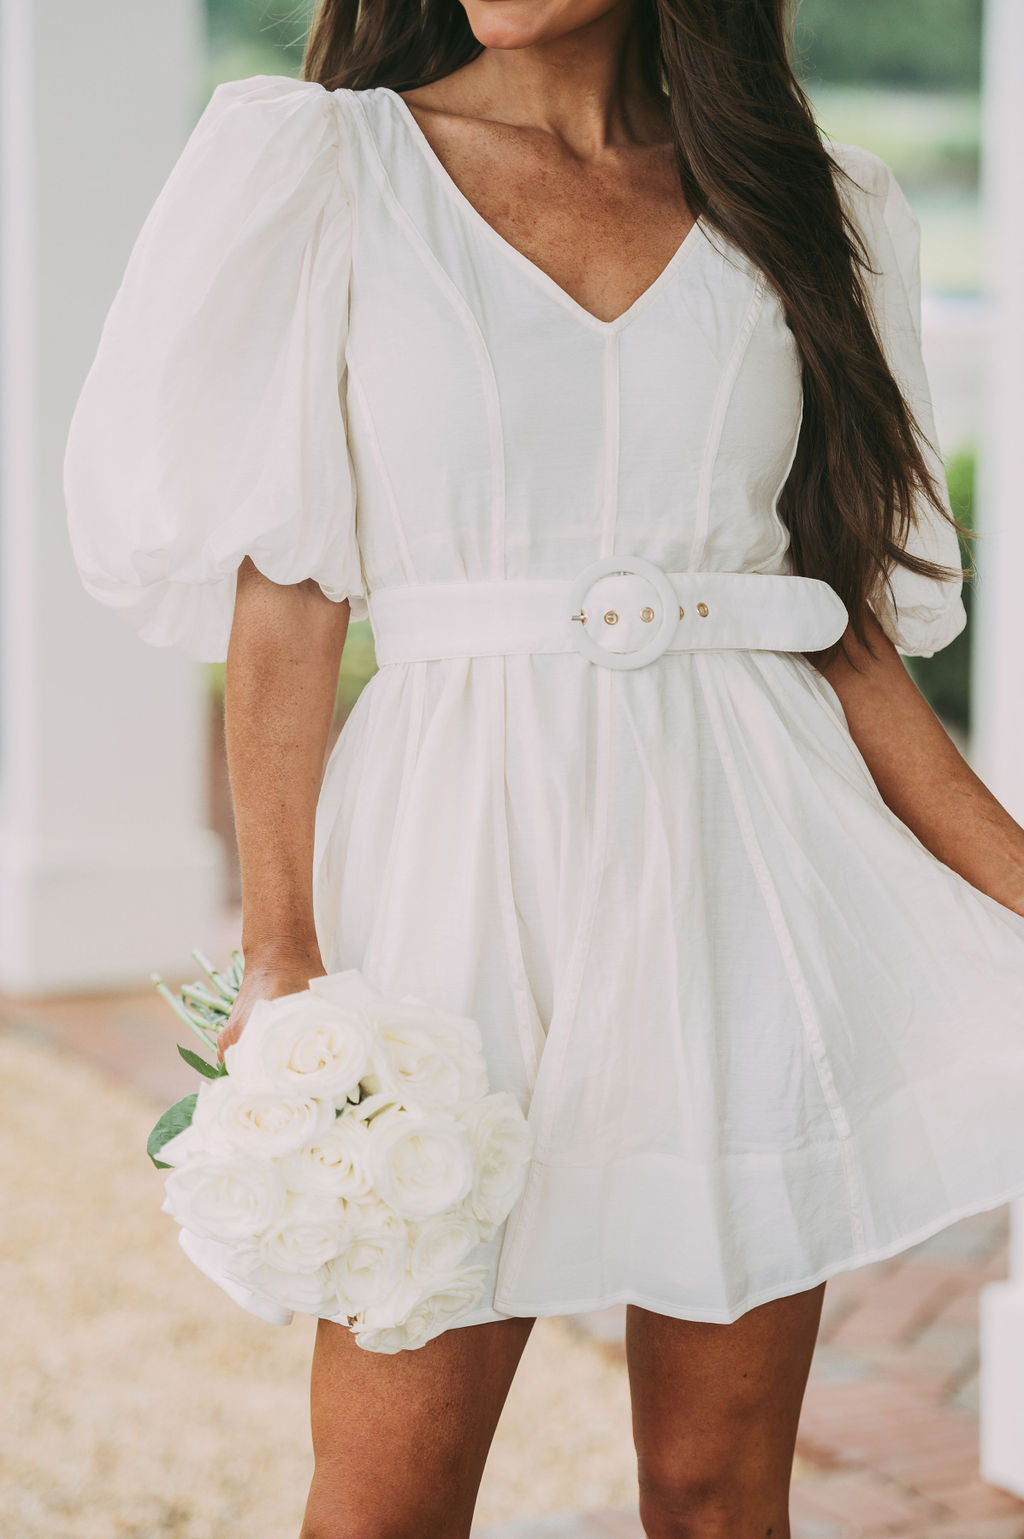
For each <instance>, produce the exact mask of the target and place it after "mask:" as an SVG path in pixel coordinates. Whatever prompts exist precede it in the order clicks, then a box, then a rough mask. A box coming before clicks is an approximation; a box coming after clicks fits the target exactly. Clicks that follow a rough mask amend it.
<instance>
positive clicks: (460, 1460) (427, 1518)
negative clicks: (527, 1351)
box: [302, 1318, 533, 1539]
mask: <svg viewBox="0 0 1024 1539" xmlns="http://www.w3.org/2000/svg"><path fill="white" fill-rule="evenodd" d="M532 1326H533V1320H532V1319H529V1318H513V1319H508V1320H494V1321H487V1322H486V1323H484V1324H482V1325H467V1326H456V1327H453V1328H451V1329H449V1330H447V1331H444V1332H442V1334H441V1335H440V1336H435V1338H434V1339H433V1341H428V1342H427V1343H426V1345H425V1346H422V1347H416V1348H414V1349H410V1350H406V1351H403V1352H395V1353H380V1352H367V1351H365V1350H364V1349H363V1348H362V1347H359V1346H357V1345H356V1343H355V1340H354V1338H353V1336H352V1334H351V1332H350V1331H348V1330H346V1329H345V1327H344V1326H341V1325H335V1324H332V1323H331V1322H330V1321H328V1320H321V1321H320V1322H319V1324H318V1327H317V1335H316V1347H315V1350H314V1354H313V1370H312V1377H311V1384H310V1409H311V1415H312V1428H313V1452H314V1456H315V1471H314V1476H313V1483H312V1486H311V1487H310V1493H309V1501H308V1503H307V1507H306V1516H305V1521H304V1523H303V1528H302V1539H385V1536H386V1539H406V1536H409V1539H426V1536H428V1535H429V1536H430V1539H466V1536H467V1535H468V1534H469V1531H470V1525H471V1522H472V1517H473V1508H474V1505H475V1503H476V1496H477V1490H478V1488H479V1485H480V1478H481V1475H482V1474H483V1468H484V1461H485V1459H486V1457H487V1451H488V1449H489V1448H490V1444H491V1439H492V1438H493V1436H494V1429H495V1427H496V1426H497V1423H498V1417H499V1416H500V1415H501V1409H502V1406H503V1405H504V1403H505V1397H506V1395H507V1394H508V1390H509V1386H510V1385H511V1383H512V1379H513V1376H514V1374H515V1371H516V1367H517V1365H518V1363H519V1359H520V1357H521V1355H522V1352H523V1348H524V1347H525V1346H526V1342H527V1339H528V1337H529V1334H530V1330H531V1329H532Z"/></svg>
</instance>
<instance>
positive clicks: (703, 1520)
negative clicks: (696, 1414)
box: [638, 1450, 789, 1539]
mask: <svg viewBox="0 0 1024 1539" xmlns="http://www.w3.org/2000/svg"><path fill="white" fill-rule="evenodd" d="M638 1477H639V1489H640V1518H641V1522H642V1523H643V1528H644V1533H645V1534H646V1535H647V1539H788V1535H789V1517H788V1512H789V1478H788V1475H787V1473H786V1472H784V1471H780V1470H779V1469H778V1468H772V1467H771V1466H770V1465H764V1464H762V1463H761V1462H760V1461H758V1460H756V1459H754V1460H753V1461H751V1460H747V1459H744V1458H743V1457H742V1456H739V1457H737V1456H736V1451H735V1450H733V1451H732V1453H730V1454H729V1455H725V1454H723V1455H721V1456H719V1457H710V1458H709V1457H707V1456H705V1457H704V1458H703V1459H701V1458H696V1457H695V1458H692V1459H686V1458H678V1459H676V1460H674V1461H672V1462H666V1461H661V1462H659V1461H643V1460H641V1461H640V1462H639V1464H638Z"/></svg>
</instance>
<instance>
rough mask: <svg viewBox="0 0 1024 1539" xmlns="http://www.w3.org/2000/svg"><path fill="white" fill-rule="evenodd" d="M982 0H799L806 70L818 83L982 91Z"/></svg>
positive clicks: (798, 34)
mask: <svg viewBox="0 0 1024 1539" xmlns="http://www.w3.org/2000/svg"><path fill="white" fill-rule="evenodd" d="M981 28H982V0H856V3H851V0H799V5H798V9H797V13H796V27H795V39H796V47H797V56H798V61H799V65H800V69H801V72H802V74H803V75H804V77H805V78H806V79H807V80H809V81H811V82H813V81H815V80H831V81H858V82H860V83H862V84H864V83H866V82H868V81H872V82H874V83H876V84H879V85H881V84H886V85H907V86H919V87H927V86H930V87H945V88H954V89H956V88H959V89H974V90H976V89H977V87H978V83H979V78H980V74H981Z"/></svg>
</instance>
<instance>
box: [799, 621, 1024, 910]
mask: <svg viewBox="0 0 1024 1539" xmlns="http://www.w3.org/2000/svg"><path fill="white" fill-rule="evenodd" d="M868 630H869V635H870V638H871V642H872V645H873V646H875V649H876V654H877V655H876V656H875V657H874V658H873V657H872V656H871V655H870V653H868V652H867V650H866V649H865V648H864V647H862V646H860V644H859V643H858V642H857V640H856V638H855V637H854V636H853V634H852V632H850V633H848V635H847V637H846V646H847V650H848V652H849V653H850V656H851V659H852V661H847V660H846V659H845V658H844V657H842V656H841V655H840V656H839V657H838V658H837V659H836V660H835V661H834V662H832V663H831V664H829V665H828V666H827V667H821V668H820V672H821V673H822V674H823V675H824V677H825V678H826V679H827V680H828V682H829V683H830V684H831V685H832V688H833V689H834V690H835V691H836V694H837V695H838V696H839V699H840V701H841V702H842V706H843V710H844V711H845V713H846V719H847V722H848V723H849V727H850V733H851V735H852V737H853V740H854V742H855V743H856V745H857V747H858V749H859V750H860V752H861V754H862V755H863V757H864V760H865V762H866V764H867V767H868V769H869V770H870V772H871V775H872V777H873V778H874V781H875V783H876V785H877V786H878V789H879V791H880V792H881V795H882V798H883V800H884V801H885V803H886V805H887V806H889V807H890V808H891V809H892V811H893V812H894V813H895V814H896V816H897V817H898V818H900V819H901V821H902V822H904V823H906V825H907V827H908V828H910V829H911V830H912V831H913V832H914V833H915V834H916V835H917V837H918V838H919V839H920V840H921V842H922V844H924V845H926V846H927V847H928V849H929V850H931V852H932V854H933V855H936V856H937V857H938V859H939V860H941V861H942V862H943V863H944V864H945V865H947V866H950V867H951V868H952V869H953V870H954V871H956V872H958V873H959V875H960V876H962V877H964V878H965V879H966V880H967V881H968V882H970V883H971V885H972V886H974V887H977V888H979V889H980V890H981V891H982V892H984V893H987V894H988V895H989V897H991V898H995V899H996V900H997V902H999V903H1002V904H1005V906H1006V907H1007V908H1011V909H1013V910H1014V911H1015V912H1016V913H1018V914H1024V829H1022V828H1021V827H1020V825H1019V824H1018V823H1015V822H1014V820H1013V818H1011V816H1010V814H1009V813H1008V812H1007V811H1006V809H1005V808H1004V807H1003V806H1002V805H1001V804H1000V803H999V802H998V801H997V800H996V798H995V797H994V796H993V795H992V793H991V791H989V790H988V788H987V787H986V786H985V785H984V783H983V782H982V781H981V780H979V779H978V777H977V775H976V774H975V773H974V771H973V770H972V769H971V768H970V766H969V765H968V764H967V762H966V760H965V759H964V758H963V757H962V755H961V754H960V753H959V752H958V751H957V748H956V747H955V745H954V744H953V742H952V740H951V739H950V738H949V736H948V734H947V733H946V731H945V729H944V728H943V726H942V724H941V722H940V721H939V719H938V717H937V716H936V715H935V713H934V711H933V710H932V709H931V707H930V706H929V704H928V702H927V701H926V700H925V698H924V696H923V695H922V694H921V692H920V690H919V689H918V688H917V685H916V684H915V683H914V681H913V679H912V678H911V677H910V674H909V673H908V672H907V670H906V668H905V667H904V665H903V662H902V660H901V658H900V655H899V653H898V652H897V650H896V648H895V647H894V646H893V644H892V642H891V641H890V640H889V638H888V637H887V636H886V635H885V633H884V632H883V631H882V628H881V626H880V625H879V624H878V622H877V620H875V619H874V617H873V616H872V617H869V623H868ZM812 660H813V659H812ZM853 663H855V664H856V667H854V666H853Z"/></svg>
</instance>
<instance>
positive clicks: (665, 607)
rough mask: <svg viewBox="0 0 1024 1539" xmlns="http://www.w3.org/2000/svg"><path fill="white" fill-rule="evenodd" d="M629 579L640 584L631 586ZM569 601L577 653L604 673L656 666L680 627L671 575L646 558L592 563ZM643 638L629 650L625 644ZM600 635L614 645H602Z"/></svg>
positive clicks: (603, 559) (610, 558) (616, 558)
mask: <svg viewBox="0 0 1024 1539" xmlns="http://www.w3.org/2000/svg"><path fill="white" fill-rule="evenodd" d="M614 578H621V579H622V580H623V581H622V582H621V583H618V584H616V583H615V582H614V581H611V579H614ZM629 578H633V579H637V578H638V579H640V580H641V583H640V584H638V583H637V582H635V581H634V582H628V581H627V579H629ZM605 579H608V581H606V580H605ZM598 583H600V585H601V586H600V589H599V592H598V594H595V593H594V591H593V590H594V588H595V585H596V584H598ZM641 584H642V586H641ZM595 599H596V600H597V601H596V602H595ZM569 601H570V604H571V620H570V622H569V623H570V624H571V626H572V633H573V640H574V641H575V643H576V646H577V648H578V650H579V651H580V652H582V653H583V656H584V657H586V658H588V659H589V660H590V662H592V663H598V664H600V666H601V667H603V668H642V667H643V666H644V664H645V663H652V662H654V660H655V658H657V657H660V656H661V654H662V653H663V652H664V651H665V649H666V648H667V647H668V646H669V644H670V643H671V641H672V638H673V636H674V635H675V633H676V626H677V625H678V623H679V597H678V595H677V593H676V590H675V588H674V587H673V586H672V583H671V582H670V580H669V577H668V574H667V573H666V572H664V571H662V569H661V567H660V566H655V564H654V562H653V561H647V560H645V559H644V557H642V556H602V557H601V559H600V560H599V561H594V562H592V563H591V564H590V566H587V567H584V569H583V571H582V572H580V573H579V575H578V576H577V577H576V579H575V581H574V582H573V585H572V588H571V590H570V594H569ZM620 625H622V627H623V629H622V630H621V631H620V630H619V626H620ZM640 633H642V635H643V640H642V641H640V642H639V643H638V644H637V645H636V646H629V644H628V640H626V639H625V638H626V637H628V636H630V635H633V636H635V635H637V634H640ZM599 634H600V635H601V636H602V638H604V639H606V640H607V641H608V642H609V643H610V644H609V645H607V646H606V645H602V642H601V641H599V640H598V639H597V636H598V635H599ZM620 640H621V644H619V643H620Z"/></svg>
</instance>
